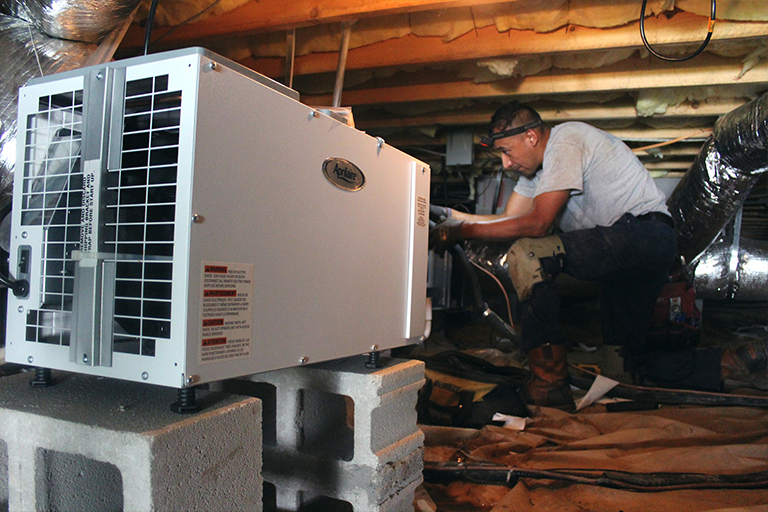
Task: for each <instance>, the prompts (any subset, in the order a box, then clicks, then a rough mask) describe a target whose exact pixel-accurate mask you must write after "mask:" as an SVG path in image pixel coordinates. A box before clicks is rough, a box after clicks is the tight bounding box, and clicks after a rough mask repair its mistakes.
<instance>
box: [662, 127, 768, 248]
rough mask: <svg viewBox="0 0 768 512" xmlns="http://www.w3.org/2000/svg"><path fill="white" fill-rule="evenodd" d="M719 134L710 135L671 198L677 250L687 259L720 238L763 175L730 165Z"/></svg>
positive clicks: (668, 204)
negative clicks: (721, 232)
mask: <svg viewBox="0 0 768 512" xmlns="http://www.w3.org/2000/svg"><path fill="white" fill-rule="evenodd" d="M716 138H717V136H716V135H715V134H713V135H711V136H710V137H709V139H707V141H706V142H705V143H704V146H703V147H702V149H701V151H700V152H699V154H698V156H697V157H696V160H695V161H694V162H693V165H692V166H691V168H690V169H688V172H686V173H685V176H683V178H682V180H680V183H678V185H677V187H676V188H675V190H674V192H672V195H671V196H670V197H669V200H668V201H667V206H668V207H669V211H670V213H671V214H672V217H673V218H674V219H675V226H676V227H677V250H678V252H679V253H680V255H681V256H682V257H683V258H684V259H685V262H686V263H690V262H692V261H694V260H695V259H696V258H697V257H699V256H700V255H701V254H702V253H703V252H704V251H705V250H706V249H707V247H709V245H710V244H711V243H712V242H713V241H714V240H715V238H717V235H718V234H719V233H720V231H721V230H722V229H723V226H725V225H726V224H727V223H728V222H730V220H731V219H732V218H733V216H734V215H735V214H736V212H737V211H738V210H739V208H741V205H742V204H743V203H744V200H745V199H746V198H747V196H748V195H749V192H750V190H752V187H753V186H754V185H755V183H756V182H757V180H758V179H759V177H760V176H759V174H758V173H757V172H750V171H744V170H742V169H739V168H736V167H732V166H730V165H728V164H727V163H726V162H725V161H724V160H725V159H724V158H723V157H722V153H720V152H719V151H718V149H717V142H716ZM763 165H765V162H763Z"/></svg>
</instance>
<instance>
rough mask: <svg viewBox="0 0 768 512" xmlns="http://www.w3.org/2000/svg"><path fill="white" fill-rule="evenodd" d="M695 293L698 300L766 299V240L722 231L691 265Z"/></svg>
mask: <svg viewBox="0 0 768 512" xmlns="http://www.w3.org/2000/svg"><path fill="white" fill-rule="evenodd" d="M692 268H693V270H694V284H695V287H696V296H697V297H700V298H702V299H714V300H722V299H735V300H752V301H766V300H768V282H767V281H766V276H768V241H765V240H750V239H749V238H741V239H740V240H739V243H738V244H737V245H734V243H733V239H732V236H730V235H728V234H726V233H725V232H723V233H722V234H721V236H720V237H718V239H717V240H716V241H715V242H714V243H713V244H712V246H711V247H710V248H709V250H708V251H707V252H706V253H705V254H704V255H702V257H701V258H699V259H698V260H696V262H695V263H694V264H693V265H692Z"/></svg>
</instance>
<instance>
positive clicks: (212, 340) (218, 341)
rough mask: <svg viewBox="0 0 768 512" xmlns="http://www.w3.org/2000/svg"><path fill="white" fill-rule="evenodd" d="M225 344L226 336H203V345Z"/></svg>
mask: <svg viewBox="0 0 768 512" xmlns="http://www.w3.org/2000/svg"><path fill="white" fill-rule="evenodd" d="M226 344H227V338H204V339H203V346H204V347H213V346H216V345H226Z"/></svg>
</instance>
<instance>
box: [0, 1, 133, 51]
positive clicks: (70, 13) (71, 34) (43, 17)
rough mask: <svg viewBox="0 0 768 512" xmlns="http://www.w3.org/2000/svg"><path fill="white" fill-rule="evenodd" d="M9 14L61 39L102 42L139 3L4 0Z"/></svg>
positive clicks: (3, 3)
mask: <svg viewBox="0 0 768 512" xmlns="http://www.w3.org/2000/svg"><path fill="white" fill-rule="evenodd" d="M1 1H2V5H3V7H4V8H5V12H7V13H9V14H11V15H13V16H15V17H17V18H21V19H24V20H27V21H30V22H31V23H32V24H33V25H34V26H36V27H37V28H38V29H39V30H40V31H41V32H42V33H44V34H47V35H49V36H51V37H57V38H60V39H69V40H72V41H81V42H86V43H98V42H99V41H101V39H102V37H104V36H105V35H106V34H107V33H109V32H111V31H112V30H114V29H115V28H117V27H118V26H119V25H120V24H122V23H123V21H124V20H125V19H126V18H127V17H128V16H129V15H130V14H131V12H133V10H134V9H135V8H136V6H137V5H138V4H139V0H23V1H21V0H1Z"/></svg>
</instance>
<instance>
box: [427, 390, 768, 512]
mask: <svg viewBox="0 0 768 512" xmlns="http://www.w3.org/2000/svg"><path fill="white" fill-rule="evenodd" d="M533 412H534V414H533V423H532V424H531V425H529V426H528V427H527V428H526V430H525V431H523V432H517V431H513V430H509V429H505V428H502V427H496V426H486V427H484V428H483V429H481V430H477V431H475V430H468V429H453V428H444V427H430V426H423V427H422V428H423V430H424V432H425V434H426V447H425V461H426V462H427V463H429V462H430V461H432V462H448V461H457V460H460V461H464V462H491V463H494V464H499V465H504V466H509V467H516V468H526V469H541V470H544V469H569V468H570V469H590V470H595V469H602V470H616V471H626V472H631V473H655V472H664V473H704V474H743V473H754V472H759V471H768V411H765V410H762V409H752V408H744V407H676V406H664V407H662V408H661V409H658V410H654V411H643V412H631V413H629V412H623V413H607V412H605V407H604V406H601V405H594V406H592V407H590V408H587V409H586V410H584V411H582V412H580V413H577V414H567V413H564V412H561V411H558V410H554V409H548V408H539V409H536V410H534V411H533ZM425 488H426V490H427V491H428V492H429V493H430V495H431V496H432V498H433V499H434V500H435V501H436V502H437V503H438V507H437V509H438V510H451V511H457V510H487V511H492V512H502V511H528V510H536V511H542V510H547V511H554V510H557V511H563V512H567V511H612V512H619V511H623V512H654V511H659V512H687V511H715V510H717V511H720V510H730V509H733V510H747V511H757V510H763V511H768V489H717V490H714V489H697V490H675V491H663V492H633V491H623V490H616V489H608V488H604V487H598V486H593V485H581V484H571V483H567V482H559V481H552V480H536V479H523V480H521V481H520V482H519V483H518V484H517V485H516V486H515V487H514V488H512V489H509V488H507V487H504V486H490V485H477V484H472V483H467V482H454V483H451V484H449V485H438V484H429V483H428V484H426V485H425ZM417 510H418V509H417Z"/></svg>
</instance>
